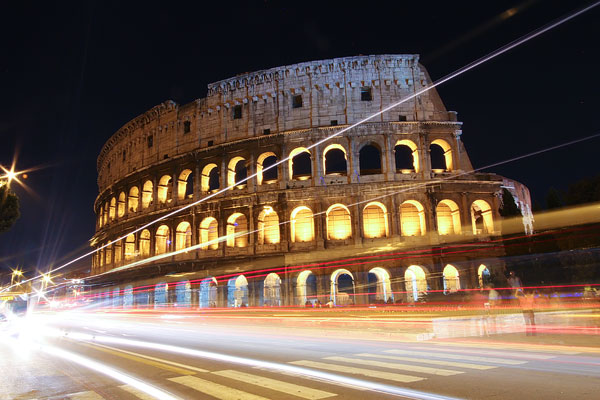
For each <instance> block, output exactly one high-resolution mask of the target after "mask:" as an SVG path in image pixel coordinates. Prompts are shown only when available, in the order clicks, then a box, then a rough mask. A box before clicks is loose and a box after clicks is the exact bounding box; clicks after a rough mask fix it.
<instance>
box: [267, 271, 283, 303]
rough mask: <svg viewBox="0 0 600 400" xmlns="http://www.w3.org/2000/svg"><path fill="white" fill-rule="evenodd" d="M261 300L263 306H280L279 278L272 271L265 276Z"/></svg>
mask: <svg viewBox="0 0 600 400" xmlns="http://www.w3.org/2000/svg"><path fill="white" fill-rule="evenodd" d="M263 302H264V303H263V304H264V305H265V306H271V307H273V306H275V307H279V306H281V278H280V277H279V275H277V274H276V273H274V272H271V273H270V274H269V275H267V277H266V278H265V282H264V288H263Z"/></svg>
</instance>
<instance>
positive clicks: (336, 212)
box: [326, 204, 352, 240]
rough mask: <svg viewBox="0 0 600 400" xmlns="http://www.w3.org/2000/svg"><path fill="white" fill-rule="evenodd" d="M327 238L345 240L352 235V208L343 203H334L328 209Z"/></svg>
mask: <svg viewBox="0 0 600 400" xmlns="http://www.w3.org/2000/svg"><path fill="white" fill-rule="evenodd" d="M326 220H327V239H328V240H344V239H348V238H350V237H352V220H351V218H350V210H348V207H346V206H345V205H343V204H334V205H332V206H331V207H329V208H328V209H327V218H326Z"/></svg>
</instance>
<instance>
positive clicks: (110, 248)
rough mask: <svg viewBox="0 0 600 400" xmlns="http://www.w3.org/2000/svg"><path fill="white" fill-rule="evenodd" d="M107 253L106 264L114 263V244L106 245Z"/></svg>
mask: <svg viewBox="0 0 600 400" xmlns="http://www.w3.org/2000/svg"><path fill="white" fill-rule="evenodd" d="M104 250H105V252H106V254H105V257H106V265H110V264H112V254H113V245H112V244H109V245H108V246H106V248H105V249H104Z"/></svg>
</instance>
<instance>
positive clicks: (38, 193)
mask: <svg viewBox="0 0 600 400" xmlns="http://www.w3.org/2000/svg"><path fill="white" fill-rule="evenodd" d="M49 3H51V2H29V1H22V2H9V3H7V4H4V5H3V7H2V13H1V15H0V31H1V35H0V43H1V47H0V49H1V50H2V56H1V57H0V88H1V96H0V101H1V102H2V105H1V107H0V139H1V140H0V164H2V165H4V166H9V165H10V164H11V162H12V160H13V156H14V155H15V154H16V155H18V159H17V169H26V168H32V167H42V168H41V169H39V170H37V171H34V172H31V173H30V174H29V178H28V179H27V180H26V184H27V186H28V187H29V188H30V189H31V192H27V191H25V190H24V189H22V188H20V187H14V189H15V190H16V191H17V193H18V194H19V196H20V198H21V212H22V217H21V219H20V220H19V221H18V223H17V224H16V225H15V226H14V227H13V228H12V229H11V230H10V231H9V232H7V233H4V234H1V235H0V271H3V270H4V271H7V270H8V268H9V267H14V266H16V265H20V266H22V267H24V268H25V269H30V270H31V269H33V268H35V267H36V265H38V266H39V267H40V268H42V267H43V268H44V270H45V269H46V268H45V267H44V266H46V265H48V264H56V263H59V262H61V261H64V260H68V259H69V257H72V255H73V254H81V253H82V252H83V251H84V250H88V240H89V238H90V237H91V236H92V234H93V232H94V222H95V216H94V212H93V209H92V207H93V203H94V199H95V197H96V195H97V194H98V187H97V185H96V178H97V174H96V158H97V156H98V154H99V152H100V149H101V147H102V145H103V144H104V142H105V141H106V140H107V139H108V138H109V137H110V136H111V135H112V134H113V133H114V132H115V131H117V129H119V128H120V127H121V126H122V125H124V124H125V123H127V122H128V121H129V120H131V119H133V118H134V117H136V116H137V115H139V114H141V113H143V112H145V111H147V110H148V109H150V108H151V107H153V106H154V105H157V104H159V103H161V102H163V101H165V100H167V99H172V100H174V101H176V102H178V103H179V104H185V103H187V102H189V101H192V100H194V99H196V98H202V97H205V96H206V85H207V84H208V83H210V82H214V81H218V80H221V79H225V78H228V77H232V76H234V75H236V74H239V73H243V72H250V71H255V70H260V69H266V68H271V67H276V66H282V65H286V64H293V63H297V62H302V61H310V60H319V59H327V58H333V57H343V56H353V55H359V54H364V55H370V54H394V53H397V54H402V53H418V54H420V55H421V61H422V63H423V64H424V65H425V67H426V68H427V69H428V71H429V73H430V75H431V77H432V78H433V79H436V78H440V77H442V76H444V75H446V74H447V73H449V72H452V71H453V70H455V69H457V68H459V67H461V66H463V65H464V64H466V63H468V62H470V61H472V60H474V59H476V58H478V57H480V56H482V55H484V54H485V53H487V52H489V51H491V50H493V49H496V48H498V47H500V46H501V45H503V44H506V43H508V42H509V41H511V40H514V39H516V38H518V37H520V36H521V35H523V34H525V33H527V32H529V31H531V30H533V29H535V28H538V27H540V26H542V25H544V24H546V23H548V22H550V21H552V20H554V19H556V18H558V17H560V16H562V15H563V14H566V13H568V12H570V11H572V10H574V9H575V8H577V7H580V6H582V5H585V4H588V3H587V2H575V1H568V2H567V1H525V2H518V1H493V2H482V1H480V0H479V1H472V2H471V1H468V2H460V1H459V2H439V4H438V3H435V2H434V3H431V4H425V2H420V3H423V5H418V6H417V5H413V3H416V2H410V3H409V2H402V1H393V2H392V1H390V2H378V1H368V2H360V3H358V2H357V3H354V2H349V1H343V2H328V1H318V2H314V3H311V2H307V1H281V2H276V1H250V2H243V3H236V2H232V1H227V2H212V3H214V5H208V3H207V2H189V4H187V3H185V2H183V3H181V4H178V2H153V1H145V2H140V3H138V4H137V5H134V4H130V2H110V1H98V2H86V1H81V2H73V4H70V5H69V4H67V3H68V2H61V3H64V4H61V5H52V4H49ZM122 3H123V4H122ZM514 7H516V11H517V12H516V13H514V15H512V16H511V17H508V18H500V17H499V16H500V15H501V14H502V13H503V12H505V11H506V10H508V9H511V8H514ZM509 14H512V13H507V14H505V15H509ZM599 21H600V7H598V8H597V9H594V10H592V11H590V12H588V13H587V14H586V15H583V16H580V17H578V18H576V19H575V20H573V21H570V22H568V23H566V24H564V25H562V26H560V27H558V28H556V29H554V30H553V31H551V32H549V33H546V34H544V35H543V36H541V37H538V38H536V39H534V40H533V41H531V42H529V43H527V44H525V45H523V46H521V47H520V48H518V49H515V50H513V51H511V52H510V53H508V54H505V55H503V56H501V57H500V58H497V59H495V60H493V61H491V62H490V63H488V64H486V65H483V66H481V67H479V68H477V69H476V70H473V71H471V72H469V73H467V74H465V75H463V76H461V77H459V78H457V79H455V80H454V81H452V82H449V83H447V84H444V85H443V86H440V87H439V92H440V94H441V97H442V99H443V101H444V103H445V105H446V107H447V108H448V109H449V110H454V111H457V112H458V117H459V120H460V121H462V122H463V123H464V125H463V136H462V139H463V141H464V143H465V145H466V148H467V150H468V152H469V155H470V157H471V161H472V163H473V165H474V167H475V168H477V167H481V166H484V165H487V164H491V163H493V162H497V161H502V160H505V159H509V158H511V157H515V156H518V155H521V154H525V153H528V152H532V151H536V150H540V149H542V148H545V147H548V146H552V145H555V144H559V143H562V142H566V141H569V140H572V139H575V138H579V137H584V136H589V135H592V134H594V133H597V132H598V131H599V130H600V121H599V114H600V96H599V93H600V91H599V89H600V78H599V74H600V54H599V51H600V50H599V49H600V47H599V40H600V24H599V23H598V22H599ZM598 148H600V139H598V138H597V139H593V140H591V141H589V142H586V143H583V144H579V145H575V146H572V147H569V148H565V149H561V150H557V151H553V152H551V153H547V154H544V155H541V156H535V157H531V158H529V159H526V160H522V161H518V162H515V163H512V164H509V165H506V166H501V167H496V168H494V169H493V170H492V171H493V172H497V173H499V174H502V175H505V176H507V177H510V178H513V179H516V180H518V181H520V182H522V183H524V184H526V185H527V186H529V188H530V189H531V191H532V195H533V197H534V199H537V200H538V201H540V202H543V199H544V195H545V193H546V192H547V190H548V189H549V187H551V186H554V187H556V188H559V189H564V188H566V187H567V186H568V185H569V183H570V182H572V181H574V180H577V179H580V178H584V177H588V176H592V175H597V174H598V173H599V172H600V169H599V168H598V164H597V163H598V156H597V154H598ZM30 276H31V275H30Z"/></svg>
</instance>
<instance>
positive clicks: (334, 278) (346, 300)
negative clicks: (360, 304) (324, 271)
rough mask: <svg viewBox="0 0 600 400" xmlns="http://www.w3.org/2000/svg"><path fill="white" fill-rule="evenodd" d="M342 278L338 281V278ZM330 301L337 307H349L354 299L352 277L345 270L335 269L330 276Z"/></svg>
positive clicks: (350, 273)
mask: <svg viewBox="0 0 600 400" xmlns="http://www.w3.org/2000/svg"><path fill="white" fill-rule="evenodd" d="M341 277H344V279H342V280H341V281H340V278H341ZM330 279H331V300H333V304H335V305H337V306H345V305H349V304H351V303H352V302H353V298H354V291H355V288H354V276H353V275H352V272H350V271H348V270H347V269H343V268H340V269H336V270H335V271H333V273H332V274H331V278H330ZM351 296H352V297H351Z"/></svg>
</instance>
